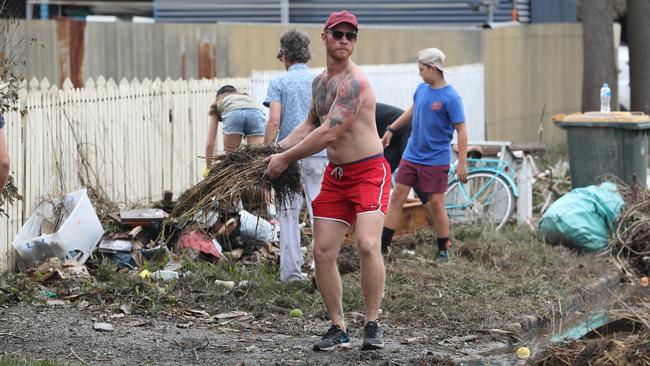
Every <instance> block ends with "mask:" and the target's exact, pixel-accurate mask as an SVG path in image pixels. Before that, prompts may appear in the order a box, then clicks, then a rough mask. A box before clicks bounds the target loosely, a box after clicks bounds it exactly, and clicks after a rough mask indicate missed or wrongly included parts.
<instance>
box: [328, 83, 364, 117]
mask: <svg viewBox="0 0 650 366" xmlns="http://www.w3.org/2000/svg"><path fill="white" fill-rule="evenodd" d="M360 96H361V83H360V82H359V80H357V79H355V78H354V77H352V78H349V79H348V80H345V81H344V82H342V83H340V84H339V85H338V91H337V95H336V100H335V101H334V104H333V105H332V109H331V111H330V115H329V121H330V128H333V127H336V126H337V125H340V124H342V123H343V120H345V119H347V118H351V117H352V116H354V114H355V113H356V112H357V107H358V106H359V100H360Z"/></svg>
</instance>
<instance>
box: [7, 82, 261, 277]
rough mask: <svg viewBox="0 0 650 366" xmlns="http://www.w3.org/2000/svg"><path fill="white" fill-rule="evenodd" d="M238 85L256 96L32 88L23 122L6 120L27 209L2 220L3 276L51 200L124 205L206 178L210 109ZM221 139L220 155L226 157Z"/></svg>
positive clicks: (130, 87)
mask: <svg viewBox="0 0 650 366" xmlns="http://www.w3.org/2000/svg"><path fill="white" fill-rule="evenodd" d="M225 84H232V85H234V86H235V87H237V88H238V89H239V90H241V91H244V92H248V93H250V79H249V78H238V79H214V80H170V79H168V80H165V81H161V80H159V79H156V80H153V81H152V80H147V79H145V80H143V81H142V82H140V81H138V80H132V81H130V82H129V81H127V80H125V79H123V80H121V81H120V82H119V84H118V83H116V82H115V81H113V80H112V79H109V80H104V78H102V77H99V78H98V79H97V80H96V81H93V80H88V81H87V82H86V85H85V87H84V88H81V89H75V88H72V84H71V83H70V81H66V82H65V83H64V85H63V88H62V89H59V88H57V87H56V86H51V85H50V83H49V81H48V80H47V79H44V80H42V81H40V82H39V81H38V80H32V81H31V83H30V84H29V87H28V88H27V90H25V92H24V93H23V98H22V105H21V106H20V109H21V111H20V112H10V113H8V114H6V115H5V119H6V121H7V124H6V126H5V130H6V133H7V140H8V145H9V148H10V154H11V158H12V162H11V171H12V173H11V174H12V176H14V178H15V179H16V185H17V186H18V189H19V191H20V193H21V194H23V196H24V199H23V201H21V202H18V203H17V204H15V205H13V206H11V207H8V211H9V217H2V218H0V271H5V270H7V269H12V265H13V263H14V251H13V249H12V245H11V242H12V241H13V240H14V238H15V236H16V234H17V233H18V231H19V230H20V227H21V226H22V223H23V222H24V220H26V219H27V218H28V217H29V215H30V214H31V212H32V210H33V209H34V208H35V207H36V206H37V205H38V203H40V202H41V201H42V200H43V199H44V198H45V197H47V196H56V195H61V194H64V193H67V192H73V191H76V190H78V189H79V188H82V187H84V186H86V187H87V186H91V187H93V188H95V189H100V190H102V191H103V192H104V193H105V194H106V196H107V198H108V199H110V200H112V201H113V202H116V203H122V204H124V205H134V204H140V203H145V202H151V201H155V200H159V199H160V198H161V196H162V192H163V191H164V190H171V191H173V192H174V193H175V194H176V195H178V194H180V193H181V192H182V191H183V190H185V189H187V188H189V187H190V186H191V185H193V184H195V183H196V182H198V180H199V179H200V174H201V172H202V170H203V167H204V165H203V163H204V162H203V159H201V158H200V156H203V155H204V154H205V150H204V148H205V138H206V136H207V130H208V114H207V112H208V109H209V107H210V104H211V103H212V102H213V101H214V97H215V91H216V89H217V88H219V87H220V86H222V85H225ZM221 141H222V138H221V136H218V137H217V149H220V148H221Z"/></svg>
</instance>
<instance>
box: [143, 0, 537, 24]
mask: <svg viewBox="0 0 650 366" xmlns="http://www.w3.org/2000/svg"><path fill="white" fill-rule="evenodd" d="M482 1H486V0H468V1H458V0H410V1H395V0H358V1H349V0H330V1H327V2H324V1H321V0H284V1H282V0H240V1H227V0H188V1H184V2H183V3H182V5H179V2H178V1H175V0H155V2H154V17H155V18H156V20H158V21H163V22H186V23H189V22H215V21H227V22H233V21H237V22H241V21H244V22H267V23H279V22H281V21H282V20H283V19H282V13H283V10H284V11H285V13H287V14H288V21H289V22H291V23H306V24H310V23H317V24H320V23H323V22H324V20H325V19H326V18H327V16H328V15H329V14H330V13H331V12H333V11H338V10H341V9H347V10H350V11H351V12H353V13H354V14H355V15H357V16H358V18H359V22H360V23H361V24H382V25H386V24H400V25H423V24H428V25H431V24H455V25H458V24H463V25H480V24H483V23H485V21H486V20H487V12H486V11H480V10H478V9H477V6H476V4H478V3H480V2H482ZM495 1H497V0H495ZM514 1H515V5H516V7H517V10H518V13H519V15H520V21H522V22H527V21H529V20H530V11H529V9H530V0H514ZM512 7H513V0H498V5H497V8H496V9H495V12H494V18H493V20H494V21H496V22H504V21H510V20H512Z"/></svg>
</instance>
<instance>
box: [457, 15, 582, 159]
mask: <svg viewBox="0 0 650 366" xmlns="http://www.w3.org/2000/svg"><path fill="white" fill-rule="evenodd" d="M483 63H484V65H485V78H486V80H485V87H486V90H485V105H486V129H487V131H486V132H487V138H488V140H512V141H516V142H530V141H538V133H537V130H538V127H539V123H540V118H541V116H542V110H543V109H544V105H546V111H545V113H544V119H543V127H544V130H543V134H542V140H543V141H544V142H545V143H546V144H547V145H549V146H552V147H553V146H559V145H564V144H565V143H566V137H565V132H564V131H563V130H560V129H559V128H556V127H555V126H554V125H553V123H552V121H551V116H552V115H554V114H558V113H573V112H579V111H580V108H581V98H582V96H581V95H582V67H583V66H582V27H581V26H580V25H579V24H544V25H530V26H525V27H509V28H501V29H491V30H486V31H484V33H483ZM468 107H469V106H468Z"/></svg>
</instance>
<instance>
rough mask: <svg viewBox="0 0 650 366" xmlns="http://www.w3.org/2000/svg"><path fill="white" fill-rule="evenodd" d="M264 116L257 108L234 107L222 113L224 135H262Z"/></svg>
mask: <svg viewBox="0 0 650 366" xmlns="http://www.w3.org/2000/svg"><path fill="white" fill-rule="evenodd" d="M265 130H266V117H265V116H264V113H262V111H260V110H259V109H255V108H247V109H236V110H234V111H230V112H228V113H226V114H224V115H223V133H224V134H226V135H235V134H236V135H242V136H264V131H265Z"/></svg>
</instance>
